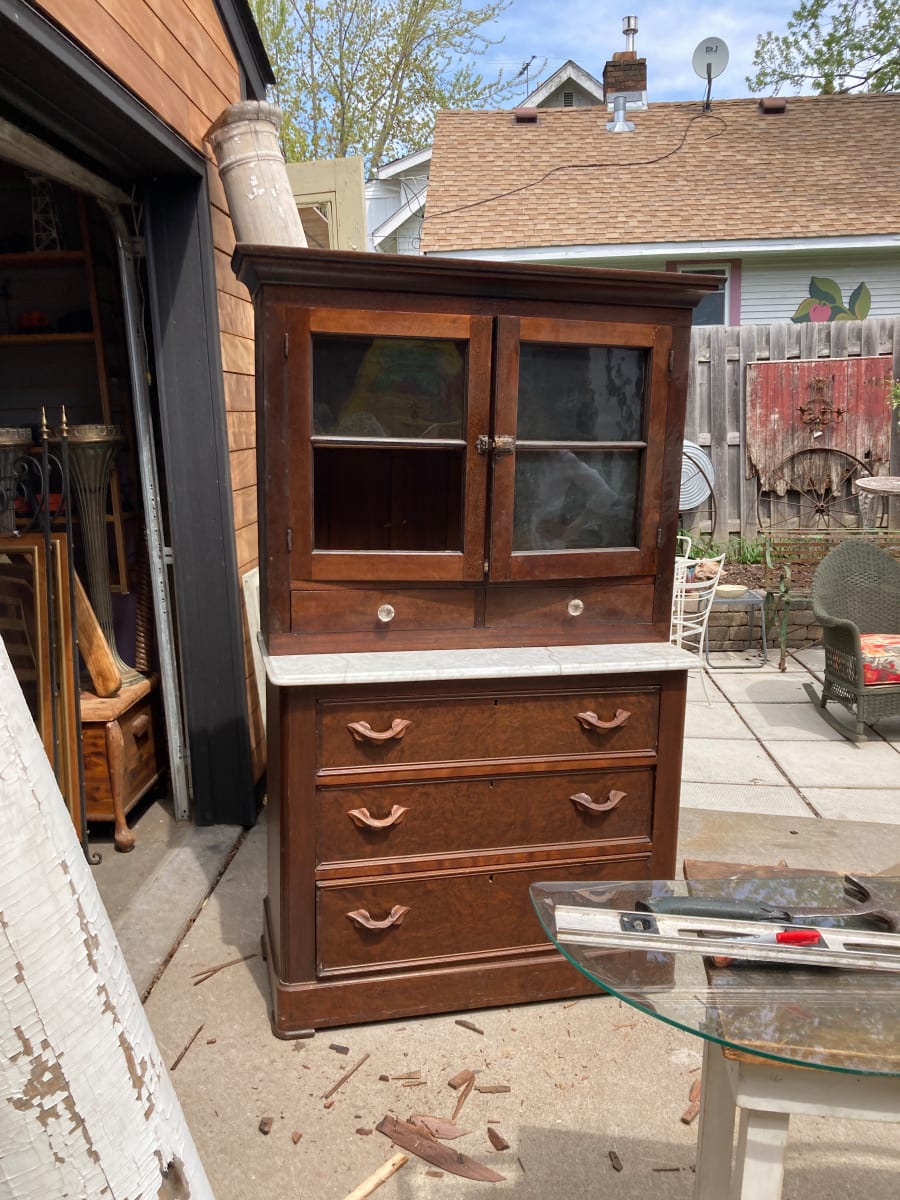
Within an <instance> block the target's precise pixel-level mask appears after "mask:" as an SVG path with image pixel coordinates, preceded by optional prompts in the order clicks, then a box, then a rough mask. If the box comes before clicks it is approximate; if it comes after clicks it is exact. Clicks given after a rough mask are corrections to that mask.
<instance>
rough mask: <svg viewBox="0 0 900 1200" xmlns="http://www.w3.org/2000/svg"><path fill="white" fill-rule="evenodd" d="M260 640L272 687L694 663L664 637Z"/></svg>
mask: <svg viewBox="0 0 900 1200" xmlns="http://www.w3.org/2000/svg"><path fill="white" fill-rule="evenodd" d="M260 646H261V648H262V653H263V661H264V662H265V665H266V676H267V678H268V680H269V682H270V683H273V684H274V685H275V686H276V687H309V686H313V685H329V684H342V683H351V684H352V683H418V682H421V681H427V680H442V679H446V680H460V679H515V678H526V677H529V676H554V675H560V676H561V675H629V674H631V675H633V674H636V673H638V672H640V671H686V670H688V669H689V668H691V667H696V666H697V657H696V655H694V654H690V653H689V652H688V651H686V650H681V649H679V648H678V647H677V646H672V645H670V644H669V643H668V642H626V643H616V644H614V645H609V646H514V647H492V648H490V649H480V650H381V651H376V652H372V653H368V654H279V655H269V654H267V653H266V647H265V644H264V643H263V640H262V636H260Z"/></svg>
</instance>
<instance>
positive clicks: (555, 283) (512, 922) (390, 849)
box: [235, 246, 716, 1036]
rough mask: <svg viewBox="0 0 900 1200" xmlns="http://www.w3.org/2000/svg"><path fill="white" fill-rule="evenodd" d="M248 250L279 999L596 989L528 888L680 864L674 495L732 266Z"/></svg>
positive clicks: (322, 1002)
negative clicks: (622, 265) (702, 321)
mask: <svg viewBox="0 0 900 1200" xmlns="http://www.w3.org/2000/svg"><path fill="white" fill-rule="evenodd" d="M235 268H236V270H237V272H238V275H239V277H240V278H241V279H242V280H243V282H245V283H246V284H247V286H248V287H249V288H250V290H251V293H252V294H253V299H254V306H255V314H256V327H257V347H258V348H259V350H258V359H257V372H256V381H257V436H258V481H259V489H260V563H261V564H264V568H263V571H262V579H261V584H262V604H261V615H262V630H263V637H264V640H265V647H266V657H265V662H266V671H267V675H268V680H269V684H270V685H271V686H270V689H269V698H270V699H269V704H268V753H269V794H268V803H269V837H270V847H269V888H268V897H267V901H266V907H265V940H266V946H267V961H268V964H269V973H270V982H271V986H272V998H273V1027H274V1029H275V1031H276V1033H278V1034H279V1035H282V1036H297V1035H300V1034H305V1033H310V1032H312V1031H313V1030H315V1029H317V1028H321V1027H326V1026H329V1025H340V1024H347V1023H352V1022H354V1021H365V1020H383V1019H386V1018H390V1017H397V1016H401V1015H404V1014H412V1013H422V1012H440V1011H447V1010H451V1009H454V1008H466V1007H479V1006H483V1005H492V1004H493V1005H499V1004H509V1003H513V1002H518V1001H527V1000H538V999H542V998H546V997H549V996H559V995H566V994H577V993H579V992H581V991H584V990H589V987H588V985H587V983H586V981H582V977H581V976H579V975H578V974H577V973H576V972H573V971H572V970H571V968H570V967H569V966H568V964H566V963H565V962H564V961H563V960H562V959H561V958H560V956H559V955H558V953H556V952H555V951H554V950H553V948H552V947H551V946H550V945H549V944H548V943H547V942H546V940H545V939H544V938H543V936H542V932H541V930H540V927H539V923H538V921H537V918H536V916H535V915H534V913H533V911H532V908H531V902H530V899H529V890H528V889H529V885H530V883H532V882H535V881H536V880H539V879H540V880H545V881H546V880H550V879H568V880H572V879H577V880H582V881H586V882H587V881H591V880H615V879H634V878H654V877H662V878H665V877H668V876H669V875H670V874H671V873H672V871H673V870H674V865H675V845H676V831H677V813H678V796H679V788H680V768H681V748H682V735H683V722H684V699H685V688H686V678H687V666H688V664H689V662H690V658H689V656H688V655H686V654H684V653H683V652H682V651H680V650H676V649H675V648H674V647H671V646H670V645H669V644H668V636H669V621H670V612H671V588H672V573H673V567H674V554H675V536H676V532H677V521H678V513H677V511H676V504H677V497H678V494H679V481H680V471H681V446H682V440H683V423H684V404H685V390H686V381H687V354H688V347H689V338H690V324H691V310H692V307H693V305H694V304H695V303H696V302H697V301H699V299H701V298H702V296H703V295H705V294H706V292H707V291H709V290H711V288H712V287H714V286H716V284H715V283H714V282H711V281H709V280H708V279H707V278H705V277H704V278H702V279H699V278H697V277H693V276H686V275H676V274H674V273H672V274H641V273H636V272H635V273H631V272H623V271H616V272H607V271H594V270H589V269H583V268H571V267H569V268H565V267H562V268H556V267H552V268H550V267H538V268H532V267H524V266H517V265H512V266H510V265H505V264H486V263H476V262H457V261H453V260H449V259H439V260H432V259H425V258H413V257H410V258H399V257H391V256H388V255H380V254H377V255H369V254H360V253H355V254H344V253H340V252H334V251H328V252H320V251H315V250H305V249H304V250H292V249H283V250H282V249H277V248H270V247H247V246H245V247H239V248H238V251H237V254H236V257H235ZM386 652H387V653H386Z"/></svg>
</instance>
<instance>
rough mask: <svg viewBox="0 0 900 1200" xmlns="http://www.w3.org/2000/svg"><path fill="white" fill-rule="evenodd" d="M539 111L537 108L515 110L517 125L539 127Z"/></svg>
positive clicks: (514, 115) (514, 117)
mask: <svg viewBox="0 0 900 1200" xmlns="http://www.w3.org/2000/svg"><path fill="white" fill-rule="evenodd" d="M537 119H538V110H537V109H536V108H516V109H513V120H514V121H515V123H516V124H517V125H537Z"/></svg>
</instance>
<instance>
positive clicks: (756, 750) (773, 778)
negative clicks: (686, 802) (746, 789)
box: [681, 738, 793, 787]
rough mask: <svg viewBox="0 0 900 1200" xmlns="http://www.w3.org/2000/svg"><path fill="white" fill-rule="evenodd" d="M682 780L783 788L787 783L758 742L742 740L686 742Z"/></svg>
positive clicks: (694, 739) (706, 739)
mask: <svg viewBox="0 0 900 1200" xmlns="http://www.w3.org/2000/svg"><path fill="white" fill-rule="evenodd" d="M681 778H682V780H683V781H684V780H687V781H690V782H692V783H745V784H746V783H752V784H769V785H773V786H775V787H783V786H785V785H786V783H787V782H788V781H787V780H786V779H785V777H784V775H783V774H782V773H781V772H780V771H779V770H778V768H777V767H776V766H775V764H774V763H773V762H772V760H771V758H769V756H768V754H767V753H766V751H765V750H764V749H763V747H762V746H761V745H760V744H759V742H757V741H745V740H744V739H742V738H740V739H739V738H691V739H689V740H688V739H686V740H685V743H684V757H683V759H682V765H681ZM791 782H793V781H791Z"/></svg>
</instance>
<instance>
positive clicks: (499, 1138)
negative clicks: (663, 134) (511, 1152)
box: [487, 1125, 509, 1150]
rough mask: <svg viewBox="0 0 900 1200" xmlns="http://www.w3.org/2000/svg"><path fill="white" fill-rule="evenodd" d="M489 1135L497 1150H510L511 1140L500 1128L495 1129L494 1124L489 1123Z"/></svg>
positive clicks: (489, 1139)
mask: <svg viewBox="0 0 900 1200" xmlns="http://www.w3.org/2000/svg"><path fill="white" fill-rule="evenodd" d="M487 1135H488V1141H489V1142H490V1143H491V1145H492V1146H493V1147H494V1149H495V1150H508V1149H509V1142H508V1141H507V1140H506V1138H505V1137H504V1136H503V1134H502V1133H500V1131H499V1130H497V1129H494V1127H493V1125H488V1127H487Z"/></svg>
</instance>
